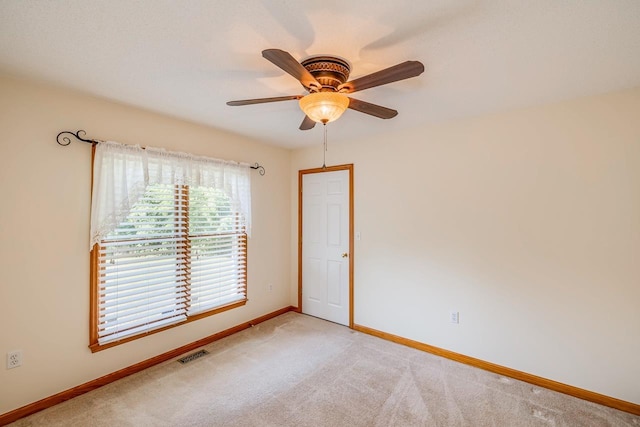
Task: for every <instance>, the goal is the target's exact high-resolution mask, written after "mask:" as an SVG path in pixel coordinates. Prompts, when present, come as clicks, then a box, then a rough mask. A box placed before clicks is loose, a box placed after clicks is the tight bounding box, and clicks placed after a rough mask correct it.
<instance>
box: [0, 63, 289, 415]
mask: <svg viewBox="0 0 640 427" xmlns="http://www.w3.org/2000/svg"><path fill="white" fill-rule="evenodd" d="M77 129H85V130H86V131H87V133H88V135H89V137H94V138H101V139H110V140H114V141H119V142H122V143H127V144H140V145H148V146H155V147H165V148H167V149H170V150H179V151H188V152H192V153H196V154H201V155H206V156H211V157H216V158H222V159H231V160H238V161H246V162H256V161H258V162H260V163H261V164H263V165H264V166H265V167H266V170H267V173H266V175H265V176H259V175H258V174H257V172H254V174H253V177H252V186H253V235H252V237H251V239H250V240H249V283H248V285H249V290H248V292H249V302H248V303H247V305H246V306H244V307H242V308H239V309H235V310H231V311H228V312H225V313H222V314H219V315H216V316H212V317H209V318H206V319H202V320H199V321H197V322H193V323H190V324H188V325H185V326H181V327H179V328H175V329H172V330H168V331H165V332H162V333H159V334H155V335H152V336H149V337H146V338H143V339H140V340H137V341H134V342H131V343H128V344H125V345H121V346H118V347H115V348H111V349H107V350H105V351H102V352H99V353H95V354H92V353H91V352H90V351H89V349H88V347H87V345H88V340H89V327H88V319H89V281H88V277H89V262H88V261H89V258H88V257H89V253H88V249H87V248H88V242H89V206H90V180H91V174H90V173H91V172H90V167H91V164H90V163H91V147H90V146H89V145H88V144H84V143H78V142H73V143H72V144H71V145H70V146H68V147H61V146H59V145H58V144H56V142H55V136H56V134H57V133H58V132H60V131H62V130H77ZM0 130H1V132H0V194H1V195H2V196H1V197H2V202H0V203H1V206H2V207H1V209H0V356H1V357H0V360H1V361H2V366H0V414H2V413H5V412H8V411H10V410H13V409H16V408H18V407H20V406H23V405H26V404H28V403H32V402H34V401H36V400H39V399H42V398H44V397H47V396H50V395H52V394H55V393H57V392H60V391H63V390H66V389H69V388H71V387H74V386H77V385H79V384H82V383H84V382H86V381H89V380H92V379H95V378H98V377H100V376H102V375H105V374H108V373H111V372H113V371H116V370H118V369H121V368H124V367H127V366H130V365H132V364H134V363H136V362H139V361H142V360H145V359H147V358H150V357H153V356H156V355H158V354H160V353H163V352H166V351H168V350H171V349H174V348H176V347H180V346H182V345H184V344H187V343H191V342H193V341H196V340H198V339H200V338H203V337H205V336H208V335H211V334H213V333H215V332H218V331H220V330H223V329H226V328H229V327H231V326H234V325H237V324H239V323H242V322H244V321H247V320H250V319H253V318H255V317H258V316H261V315H263V314H266V313H269V312H272V311H274V310H277V309H280V308H282V307H286V306H288V305H289V299H290V278H289V272H290V265H289V262H290V259H289V257H288V253H289V245H290V239H291V236H290V234H289V233H290V225H289V224H290V217H289V215H290V206H289V203H290V198H289V194H288V189H289V170H290V169H289V168H290V152H289V151H288V150H285V149H281V148H274V147H269V146H266V145H263V144H259V143H257V142H255V141H251V140H248V139H246V138H243V137H240V136H237V135H233V134H229V133H225V132H221V131H216V130H213V129H210V128H207V127H203V126H199V125H195V124H191V123H187V122H184V121H180V120H175V119H171V118H168V117H165V116H161V115H157V114H153V113H150V112H144V111H141V110H138V109H134V108H130V107H126V106H123V105H119V104H115V103H112V102H108V101H105V100H101V99H96V98H92V97H88V96H84V95H80V94H77V93H74V92H70V91H66V90H61V89H54V88H51V87H49V86H46V85H39V84H34V83H29V82H26V81H22V80H16V79H13V78H11V77H8V76H2V75H0ZM282 254H287V256H282ZM269 283H272V284H273V291H271V292H268V290H267V289H268V287H267V285H268V284H269ZM15 349H22V350H23V352H24V353H23V356H24V360H23V366H22V367H20V368H17V369H12V370H6V369H5V356H6V353H7V352H8V351H11V350H15Z"/></svg>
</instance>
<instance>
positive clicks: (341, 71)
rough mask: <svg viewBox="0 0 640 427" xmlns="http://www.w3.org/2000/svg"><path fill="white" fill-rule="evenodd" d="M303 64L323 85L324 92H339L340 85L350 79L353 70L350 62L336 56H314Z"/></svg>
mask: <svg viewBox="0 0 640 427" xmlns="http://www.w3.org/2000/svg"><path fill="white" fill-rule="evenodd" d="M301 64H302V66H303V67H304V68H306V69H307V71H309V73H311V75H312V76H313V77H315V79H316V80H317V81H318V83H320V84H321V85H322V89H321V91H322V92H325V91H331V92H337V91H338V86H340V85H341V84H343V83H345V82H346V81H347V80H348V79H349V73H350V72H351V66H350V65H349V63H348V62H347V61H345V60H344V59H342V58H338V57H336V56H327V55H320V56H312V57H310V58H307V59H305V60H304V61H302V62H301Z"/></svg>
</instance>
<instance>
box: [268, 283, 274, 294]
mask: <svg viewBox="0 0 640 427" xmlns="http://www.w3.org/2000/svg"><path fill="white" fill-rule="evenodd" d="M267 289H268V290H269V292H271V291H273V283H269V284H268V285H267Z"/></svg>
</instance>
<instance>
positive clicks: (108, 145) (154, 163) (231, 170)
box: [89, 141, 251, 248]
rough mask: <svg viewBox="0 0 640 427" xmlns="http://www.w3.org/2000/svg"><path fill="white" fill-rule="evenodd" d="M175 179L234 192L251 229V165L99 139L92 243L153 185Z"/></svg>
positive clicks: (238, 208)
mask: <svg viewBox="0 0 640 427" xmlns="http://www.w3.org/2000/svg"><path fill="white" fill-rule="evenodd" d="M153 184H173V185H189V186H205V187H210V188H215V189H218V190H221V191H224V193H225V194H226V195H227V196H228V197H229V198H230V200H231V203H232V207H233V209H234V210H235V211H236V212H239V213H240V215H241V218H242V220H243V221H244V226H245V229H246V231H247V235H250V234H251V175H250V169H249V165H248V164H246V163H236V162H231V161H225V160H218V159H212V158H209V157H200V156H194V155H192V154H187V153H179V152H171V151H166V150H164V149H161V148H152V147H147V148H146V149H143V148H141V147H140V146H138V145H124V144H120V143H117V142H112V141H107V142H100V143H98V145H97V146H96V153H95V159H94V165H93V193H92V200H91V235H90V242H89V244H90V246H89V247H90V248H93V245H94V244H96V243H99V242H100V241H101V240H102V239H104V238H105V237H106V236H107V235H108V234H109V233H111V232H112V231H113V230H115V228H116V227H117V226H118V224H119V223H120V222H122V220H124V219H125V218H126V216H127V215H128V214H129V212H130V211H131V208H132V207H133V205H135V203H136V201H138V199H139V198H140V197H141V196H142V195H143V194H144V192H145V189H146V188H147V186H148V185H153Z"/></svg>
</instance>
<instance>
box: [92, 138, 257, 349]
mask: <svg viewBox="0 0 640 427" xmlns="http://www.w3.org/2000/svg"><path fill="white" fill-rule="evenodd" d="M101 146H102V147H101ZM93 196H94V199H93V208H95V211H93V210H92V244H94V242H95V246H94V251H95V252H94V255H93V257H92V260H93V261H92V271H93V273H92V274H93V277H94V283H95V287H94V289H95V290H94V292H93V294H92V295H93V298H95V299H94V301H95V303H94V305H92V316H93V319H94V322H93V324H94V327H93V328H92V344H91V347H92V349H95V348H100V347H101V346H103V345H105V344H109V345H112V343H115V342H117V341H121V340H124V339H130V338H131V337H135V336H138V335H142V334H146V333H149V332H151V331H154V330H157V329H160V328H164V327H167V326H170V325H173V324H177V323H181V322H185V321H188V320H189V318H190V316H197V317H201V316H203V315H208V314H211V313H215V312H217V311H220V310H224V309H228V308H233V307H236V306H238V305H242V304H244V302H245V301H246V299H247V296H246V295H247V291H246V283H247V278H246V275H247V274H246V273H247V228H248V226H249V224H250V222H249V220H248V216H249V217H250V186H249V174H248V165H239V164H233V163H232V162H224V161H218V160H215V159H208V158H202V157H195V156H191V155H188V154H184V153H170V152H165V151H164V150H158V149H147V150H142V149H140V148H139V147H135V146H134V147H132V146H123V145H121V144H117V143H112V142H109V143H101V144H99V145H98V147H97V149H96V156H95V161H94V194H93ZM94 220H95V222H94ZM94 230H95V231H96V232H95V233H94V232H93V231H94ZM94 307H95V308H94Z"/></svg>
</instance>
